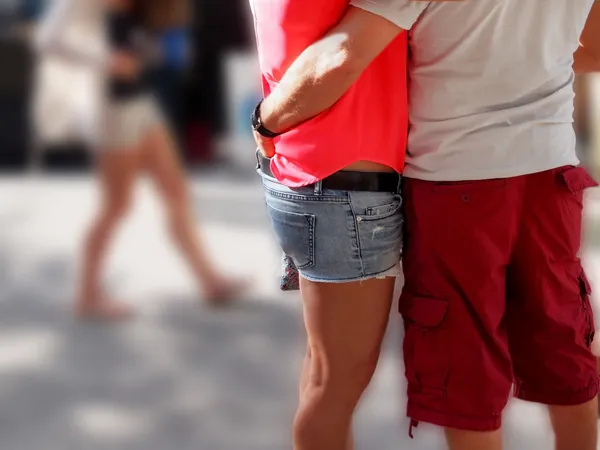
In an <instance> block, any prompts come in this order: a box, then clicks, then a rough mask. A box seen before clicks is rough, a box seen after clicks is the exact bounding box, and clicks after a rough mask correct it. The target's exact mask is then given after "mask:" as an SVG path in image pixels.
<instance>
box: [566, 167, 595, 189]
mask: <svg viewBox="0 0 600 450" xmlns="http://www.w3.org/2000/svg"><path fill="white" fill-rule="evenodd" d="M560 175H561V177H562V179H563V180H564V182H565V184H566V185H567V188H568V189H569V191H571V193H573V194H576V193H577V192H581V191H583V190H584V189H587V188H591V187H596V186H598V183H597V182H596V180H594V179H593V178H592V177H591V176H590V174H589V173H588V172H587V170H585V169H584V168H583V167H573V168H571V169H567V170H565V171H564V172H562V173H561V174H560Z"/></svg>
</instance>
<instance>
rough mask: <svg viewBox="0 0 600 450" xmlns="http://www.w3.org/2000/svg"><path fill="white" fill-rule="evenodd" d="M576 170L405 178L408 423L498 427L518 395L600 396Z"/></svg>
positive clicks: (555, 401)
mask: <svg viewBox="0 0 600 450" xmlns="http://www.w3.org/2000/svg"><path fill="white" fill-rule="evenodd" d="M595 185H596V183H595V182H594V180H593V179H592V178H591V177H590V176H589V175H588V174H587V172H586V171H585V170H584V169H583V168H580V167H570V166H569V167H561V168H558V169H554V170H550V171H547V172H541V173H537V174H533V175H526V176H520V177H515V178H509V179H499V180H483V181H466V182H442V183H439V182H427V181H420V180H414V179H405V184H404V198H405V202H406V203H405V214H406V217H405V218H406V241H407V242H406V247H405V253H404V271H405V276H406V285H405V287H404V290H403V293H402V297H401V299H400V312H401V313H402V315H403V317H404V322H405V337H404V360H405V367H406V377H407V380H408V411H407V413H408V416H409V417H410V418H411V419H412V420H413V424H414V423H415V422H417V423H418V421H424V422H429V423H433V424H436V425H440V426H443V427H449V428H457V429H465V430H472V431H492V430H496V429H498V428H499V427H500V423H501V414H502V411H503V409H504V407H505V406H506V403H507V401H508V398H509V395H510V391H511V387H512V386H513V385H514V387H515V391H514V392H515V396H516V397H518V398H520V399H523V400H528V401H532V402H539V403H544V404H552V405H577V404H581V403H585V402H587V401H589V400H591V399H593V398H594V397H595V396H596V395H597V394H598V388H599V382H598V375H597V369H596V358H595V357H594V356H593V355H592V352H591V350H590V345H591V342H592V340H593V336H594V320H593V315H592V310H591V306H590V300H589V296H590V286H589V283H588V281H587V279H586V276H585V273H584V271H583V268H582V266H581V261H580V259H579V258H578V252H579V246H580V239H581V222H582V208H583V206H582V205H583V191H584V190H585V189H586V188H588V187H591V186H595Z"/></svg>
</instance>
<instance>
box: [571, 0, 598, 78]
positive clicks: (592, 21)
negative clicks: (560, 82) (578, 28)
mask: <svg viewBox="0 0 600 450" xmlns="http://www.w3.org/2000/svg"><path fill="white" fill-rule="evenodd" d="M573 69H574V70H575V72H577V73H585V72H600V0H596V1H595V2H594V4H593V5H592V10H591V11H590V15H589V16H588V19H587V22H586V24H585V27H584V29H583V33H582V34H581V39H580V40H579V49H578V50H577V51H576V52H575V63H574V64H573Z"/></svg>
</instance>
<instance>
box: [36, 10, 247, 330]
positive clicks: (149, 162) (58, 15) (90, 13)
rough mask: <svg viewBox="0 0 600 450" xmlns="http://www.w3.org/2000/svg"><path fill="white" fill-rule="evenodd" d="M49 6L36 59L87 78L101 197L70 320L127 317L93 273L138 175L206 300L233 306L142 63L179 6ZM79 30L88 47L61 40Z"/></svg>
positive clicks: (176, 17)
mask: <svg viewBox="0 0 600 450" xmlns="http://www.w3.org/2000/svg"><path fill="white" fill-rule="evenodd" d="M54 1H55V3H54V5H51V8H50V10H49V11H48V13H47V14H46V19H45V20H44V21H43V23H42V24H41V26H40V28H39V32H38V36H37V47H38V49H39V51H40V53H41V58H42V59H43V58H44V57H49V56H52V55H54V56H57V57H60V58H62V59H63V60H64V61H65V62H67V63H71V64H72V65H73V66H74V67H75V66H79V67H82V66H83V67H86V68H87V69H88V71H91V72H92V73H93V74H92V75H91V76H90V80H93V81H90V84H89V86H88V87H89V88H90V90H92V91H93V90H95V92H89V94H88V95H89V99H88V100H89V101H88V102H87V104H86V108H88V109H89V114H88V116H87V117H86V118H85V119H87V120H86V123H87V125H86V126H85V127H84V128H85V129H86V130H88V131H89V132H88V133H87V136H86V138H87V140H88V142H89V143H90V144H91V146H92V147H93V148H95V149H96V151H95V153H96V155H95V156H96V165H97V172H98V178H99V182H100V187H101V196H102V197H101V206H100V210H99V211H98V213H97V216H96V217H95V218H94V220H93V223H92V225H91V227H90V230H89V233H88V235H87V238H86V240H85V243H84V248H83V261H82V273H81V280H80V285H79V287H78V294H77V296H78V298H77V301H76V305H75V310H76V314H77V315H78V316H79V317H82V318H93V319H107V320H112V319H120V318H126V317H129V316H130V315H131V314H132V312H133V311H132V309H131V308H130V307H129V306H127V305H126V304H125V303H122V302H119V301H115V300H113V299H111V298H110V297H109V296H108V295H107V294H106V293H105V292H104V290H103V289H102V287H101V283H100V278H101V277H100V275H101V269H102V264H103V262H104V260H105V257H106V253H107V248H108V245H109V243H110V241H111V238H112V237H113V235H114V233H115V231H116V228H117V226H118V225H119V224H120V222H121V221H122V219H123V217H124V216H125V215H126V214H127V212H128V211H129V208H130V203H131V196H132V190H133V187H134V183H135V181H136V180H137V179H138V177H139V176H140V174H141V173H142V171H145V172H147V173H148V174H149V175H150V177H151V179H152V180H153V182H154V183H155V185H156V187H157V189H158V192H159V194H160V195H161V198H162V200H163V203H164V206H165V210H166V211H165V212H166V216H167V222H168V226H169V229H170V231H171V234H172V236H173V238H174V241H175V242H176V244H177V245H178V247H179V249H180V250H181V252H182V254H183V255H184V257H185V259H186V260H187V262H188V263H189V265H190V266H191V268H192V271H193V273H194V275H195V276H196V278H197V280H198V283H199V287H200V289H201V291H202V293H203V295H204V299H205V301H206V302H208V303H209V304H211V305H219V304H223V303H224V302H226V301H228V300H230V299H231V298H232V297H235V296H236V295H238V294H239V293H240V291H241V290H242V289H243V287H244V286H243V284H244V283H242V282H241V281H240V280H238V279H230V278H228V277H226V276H225V275H223V273H222V272H221V271H219V270H218V269H217V268H216V267H215V265H214V263H213V262H212V261H211V259H210V258H209V256H208V255H207V253H206V251H205V248H204V246H203V244H202V242H201V239H200V237H199V236H198V233H197V230H196V226H195V221H194V217H193V211H192V208H191V203H190V197H189V191H188V187H187V185H186V181H185V173H184V169H183V167H182V163H181V161H180V160H179V157H178V155H177V152H176V149H175V144H174V140H173V139H172V137H171V134H170V132H169V130H168V127H167V125H166V123H165V120H164V119H163V117H162V114H161V112H160V110H159V108H158V107H157V104H156V102H155V101H154V98H153V96H152V94H151V89H150V86H149V83H148V80H147V76H146V73H147V71H146V69H147V67H148V65H149V64H152V60H153V59H155V58H160V51H159V49H158V45H157V44H156V42H157V41H156V39H155V36H156V34H157V33H159V32H160V31H161V30H162V29H163V28H165V27H168V26H170V25H173V24H174V23H182V22H185V21H186V20H187V13H188V11H187V5H186V0H54ZM84 23H85V26H83V24H84ZM78 27H79V30H82V29H85V30H86V31H85V32H83V33H80V35H82V36H83V35H85V36H86V39H87V40H86V41H85V42H86V43H85V45H82V42H81V41H79V42H78V40H77V39H71V41H69V40H68V39H66V38H67V34H68V33H67V31H68V30H69V29H71V30H74V29H77V28H78ZM63 95H68V91H67V93H64V92H63ZM42 103H43V102H42ZM47 103H48V104H51V103H52V102H50V101H47ZM79 106H80V107H81V105H79ZM48 108H50V107H48ZM39 109H41V110H43V108H39ZM38 116H39V114H38ZM82 119H83V118H82ZM90 130H91V131H90Z"/></svg>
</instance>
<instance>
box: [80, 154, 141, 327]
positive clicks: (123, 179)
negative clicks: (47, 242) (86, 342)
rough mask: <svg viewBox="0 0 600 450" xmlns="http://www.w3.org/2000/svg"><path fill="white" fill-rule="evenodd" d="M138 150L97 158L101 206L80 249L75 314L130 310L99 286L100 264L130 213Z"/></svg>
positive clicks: (120, 313) (121, 314)
mask: <svg viewBox="0 0 600 450" xmlns="http://www.w3.org/2000/svg"><path fill="white" fill-rule="evenodd" d="M140 162H141V153H140V151H139V150H137V149H121V150H113V151H106V152H103V153H101V154H100V155H99V157H98V172H99V181H100V190H101V206H100V209H99V211H98V213H97V215H96V217H95V218H94V220H93V222H92V225H91V226H90V229H89V232H88V234H87V237H86V240H85V242H84V249H83V262H82V274H81V284H80V287H79V295H78V301H77V305H76V312H77V314H78V315H80V316H84V317H95V318H106V319H111V318H121V317H125V316H129V315H130V313H131V310H130V309H129V308H126V307H125V306H124V305H121V304H119V303H116V302H112V301H109V300H108V299H107V298H106V297H105V295H104V293H103V292H102V288H101V287H100V278H101V272H102V264H103V262H104V259H105V257H106V253H107V249H108V246H109V245H110V241H111V239H112V237H113V235H114V232H115V230H116V228H117V226H118V225H119V223H120V222H121V220H122V219H123V217H124V216H125V215H126V214H127V212H128V210H129V205H130V200H131V193H132V188H133V185H134V182H135V179H136V176H137V174H138V172H139V169H140Z"/></svg>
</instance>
